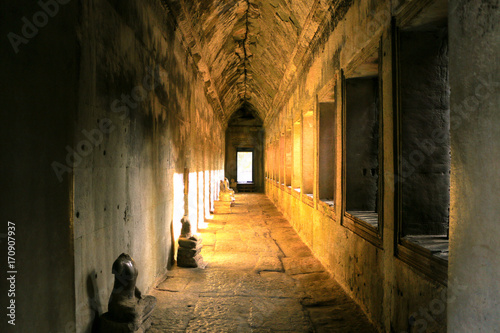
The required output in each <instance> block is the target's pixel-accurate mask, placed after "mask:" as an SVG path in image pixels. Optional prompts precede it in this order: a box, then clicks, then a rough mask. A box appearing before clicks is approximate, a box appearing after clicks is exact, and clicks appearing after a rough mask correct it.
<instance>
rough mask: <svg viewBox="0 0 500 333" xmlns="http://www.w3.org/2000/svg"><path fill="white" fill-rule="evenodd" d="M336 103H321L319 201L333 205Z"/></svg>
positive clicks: (319, 108)
mask: <svg viewBox="0 0 500 333" xmlns="http://www.w3.org/2000/svg"><path fill="white" fill-rule="evenodd" d="M336 109H337V103H336V102H323V103H319V105H318V110H319V147H318V148H319V184H318V185H319V194H318V195H319V199H320V200H321V201H323V202H326V203H327V204H329V205H333V203H334V202H333V196H334V184H335V132H336V131H335V111H336Z"/></svg>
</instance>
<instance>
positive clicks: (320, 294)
mask: <svg viewBox="0 0 500 333" xmlns="http://www.w3.org/2000/svg"><path fill="white" fill-rule="evenodd" d="M236 202H237V203H236V206H235V207H233V213H232V214H221V215H214V219H213V220H210V221H209V227H208V228H207V229H205V230H203V231H202V232H201V233H200V234H201V236H202V237H203V245H204V247H203V250H202V254H203V257H204V259H205V261H206V262H208V266H207V268H206V269H204V270H202V269H185V268H184V269H183V268H177V267H175V268H174V269H172V270H171V271H169V273H168V276H167V278H166V279H165V280H164V281H163V282H162V283H160V284H159V285H158V286H157V287H156V288H155V290H154V291H153V292H151V294H152V295H154V296H155V297H157V299H158V304H157V307H156V309H155V312H154V313H153V325H152V327H151V329H150V330H148V332H149V333H157V332H362V333H365V332H366V333H370V332H376V330H375V329H374V328H373V327H372V325H371V324H370V323H369V321H368V320H367V318H366V317H365V315H364V314H363V312H362V311H361V310H360V309H359V307H358V306H357V305H356V304H355V303H354V302H353V301H352V300H351V299H350V298H349V297H348V296H347V295H346V294H345V292H344V291H343V290H342V288H341V287H340V286H339V285H338V284H337V283H336V282H335V281H334V280H333V279H332V278H330V276H329V275H328V273H327V272H326V271H325V269H324V268H323V266H322V265H321V264H320V262H319V261H318V260H317V259H316V258H315V257H314V256H313V255H312V253H311V251H310V250H309V248H308V247H307V246H306V245H305V244H304V243H303V242H302V241H301V240H300V238H299V236H298V235H297V234H296V233H295V231H294V230H293V228H292V227H291V226H290V224H289V223H288V221H287V220H286V219H285V218H284V217H283V215H282V214H281V213H280V212H279V211H278V210H277V209H276V207H275V206H274V205H273V204H272V203H271V201H270V200H269V199H268V198H267V197H266V196H265V195H263V194H237V196H236Z"/></svg>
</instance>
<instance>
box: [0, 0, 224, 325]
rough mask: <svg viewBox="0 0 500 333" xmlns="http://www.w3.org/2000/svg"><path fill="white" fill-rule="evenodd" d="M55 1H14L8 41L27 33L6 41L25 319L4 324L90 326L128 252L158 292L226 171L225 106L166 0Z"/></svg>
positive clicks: (6, 202) (11, 211) (10, 200)
mask: <svg viewBox="0 0 500 333" xmlns="http://www.w3.org/2000/svg"><path fill="white" fill-rule="evenodd" d="M48 2H50V1H48ZM44 3H45V2H44ZM50 3H51V4H52V6H53V7H51V8H49V9H44V8H42V7H41V5H40V4H39V3H37V2H28V1H18V2H16V3H8V4H7V2H2V4H1V9H2V13H8V15H5V17H4V19H2V20H1V21H2V22H1V31H2V36H7V35H8V34H9V33H10V32H12V33H15V34H16V35H17V36H18V37H12V38H11V39H10V40H9V39H8V38H3V39H2V47H1V50H2V51H1V53H2V54H1V56H2V62H1V63H2V73H4V77H2V80H1V84H2V91H3V93H2V101H3V106H4V109H5V114H3V115H2V125H3V126H2V131H0V132H1V133H2V142H3V143H4V144H3V147H5V149H4V148H2V151H3V152H4V154H5V156H6V157H5V158H4V161H10V162H8V163H2V175H3V176H2V178H1V179H2V188H3V189H4V190H5V191H4V194H3V195H2V212H1V214H2V221H4V222H2V223H7V221H12V222H14V223H16V226H17V229H16V233H17V235H16V238H17V240H18V241H17V244H16V246H17V254H16V257H17V259H18V262H19V263H18V265H17V267H16V269H17V271H18V272H19V275H18V277H17V281H16V282H17V285H16V286H17V295H16V301H17V309H16V312H17V317H16V326H15V327H14V326H10V325H8V324H7V322H6V320H2V322H1V324H0V327H1V329H0V330H1V331H2V332H10V331H16V332H20V331H22V332H74V331H75V330H76V331H77V332H90V330H91V326H92V321H93V319H94V316H95V315H96V314H101V313H103V312H105V311H106V310H107V302H108V299H109V295H110V292H111V289H112V283H113V275H112V272H111V264H112V263H113V261H114V260H115V259H116V257H117V256H118V255H120V254H121V253H122V252H127V253H129V254H130V255H131V256H132V257H133V258H134V259H135V261H136V263H137V266H138V269H139V277H138V287H139V288H140V289H141V290H143V291H144V292H147V291H148V290H149V289H150V288H151V287H153V286H154V284H155V281H156V280H157V279H158V278H159V277H161V276H162V274H164V273H165V272H166V270H167V269H168V268H169V266H170V265H171V264H172V258H173V257H174V252H175V247H174V239H175V238H176V237H177V236H178V234H179V232H180V218H181V217H182V216H183V214H184V213H185V212H188V213H189V215H190V216H191V217H192V222H193V224H194V226H196V224H197V222H199V221H202V220H203V217H204V215H205V214H206V213H208V212H209V210H210V207H211V206H212V205H213V201H214V200H215V199H216V197H217V191H218V184H219V179H222V177H223V172H222V170H223V161H224V150H223V147H224V135H223V134H224V133H223V129H222V125H221V124H222V121H221V119H222V117H221V115H220V114H219V112H220V110H219V111H218V112H214V111H213V109H212V106H211V104H210V103H209V102H208V101H207V98H206V94H205V93H206V87H205V85H204V82H203V79H202V78H201V77H200V74H199V72H198V68H197V67H196V64H195V63H194V60H193V58H192V57H191V55H190V53H189V52H188V51H186V50H187V46H186V44H185V41H184V40H183V37H182V36H181V35H180V33H179V30H178V27H177V23H176V22H175V20H174V19H173V17H172V16H171V15H170V14H168V11H167V10H166V9H165V8H163V6H162V5H161V2H160V1H157V0H150V1H114V0H109V1H92V2H68V1H62V0H61V1H58V2H55V1H53V2H50ZM54 3H55V5H54ZM54 6H56V7H54ZM40 13H42V14H40ZM23 17H26V20H28V21H30V23H25V20H24V19H23ZM45 18H46V19H47V22H45V21H44V20H45ZM23 20H24V21H23ZM33 20H38V21H36V22H38V23H36V24H37V26H34V25H33V23H32V22H33ZM32 25H33V27H32ZM24 26H27V27H24ZM30 29H31V30H30ZM35 30H36V31H35ZM25 35H26V36H29V38H28V37H26V36H25ZM16 38H17V39H16ZM19 41H22V42H19ZM186 188H189V190H185V189H186ZM2 230H3V229H2ZM2 233H3V231H2ZM0 241H1V244H2V246H3V244H4V241H3V238H2V239H0ZM2 253H4V252H2ZM4 259H5V258H4ZM1 274H2V279H1V281H2V282H0V285H1V288H2V290H4V291H5V290H7V289H8V288H6V281H7V280H6V276H4V274H5V270H3V272H2V273H1ZM3 300H6V301H8V300H7V299H6V298H2V307H4V308H6V307H7V304H6V303H4V301H3ZM7 326H8V327H7ZM6 327H7V328H6Z"/></svg>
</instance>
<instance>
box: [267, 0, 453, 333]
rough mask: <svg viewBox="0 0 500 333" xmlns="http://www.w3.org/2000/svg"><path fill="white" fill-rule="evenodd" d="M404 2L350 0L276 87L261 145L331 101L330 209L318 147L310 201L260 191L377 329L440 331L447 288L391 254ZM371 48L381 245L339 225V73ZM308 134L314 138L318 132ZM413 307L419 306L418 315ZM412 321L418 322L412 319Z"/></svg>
mask: <svg viewBox="0 0 500 333" xmlns="http://www.w3.org/2000/svg"><path fill="white" fill-rule="evenodd" d="M403 6H404V5H403V4H400V5H398V6H395V7H394V9H393V8H392V7H391V2H389V1H377V2H375V1H355V2H353V3H352V4H350V7H349V9H348V11H347V12H346V14H345V16H340V17H338V16H337V17H336V20H337V21H336V22H331V24H330V26H332V27H334V29H333V32H332V33H331V34H329V35H328V38H327V40H325V42H324V44H321V45H322V46H321V47H320V48H319V49H317V50H314V49H313V50H312V52H311V53H312V58H311V61H310V62H309V63H308V64H307V66H306V67H305V68H306V69H305V70H304V71H300V68H299V69H298V70H297V72H296V73H294V75H295V77H294V79H293V80H292V79H291V80H290V81H291V83H290V84H289V87H290V89H289V91H288V92H286V91H280V94H282V96H279V97H278V98H277V99H278V100H279V99H283V100H284V101H285V102H284V104H283V107H282V108H279V109H277V110H276V116H274V117H272V118H269V119H266V139H267V141H266V146H267V145H268V144H269V143H271V142H272V140H273V139H274V138H275V137H276V136H277V133H282V132H284V131H285V129H286V128H291V127H293V125H292V124H293V122H294V121H296V120H297V119H300V114H301V113H304V112H306V111H308V110H311V109H314V114H315V117H316V116H317V112H318V107H317V103H316V101H318V102H320V103H321V102H331V101H332V100H335V101H337V103H336V104H337V110H336V120H335V130H334V131H333V133H335V143H334V145H335V156H334V160H335V167H334V172H335V178H336V180H335V193H334V198H333V199H334V202H335V206H334V207H329V206H328V205H326V204H324V203H323V202H321V201H320V200H319V199H320V198H319V196H318V192H319V191H318V185H319V184H318V182H319V175H318V169H319V168H318V165H319V159H318V157H317V152H318V150H317V148H316V150H315V158H316V160H315V176H314V177H315V196H314V199H313V200H309V198H307V197H305V196H304V195H303V194H299V193H298V192H296V191H294V190H290V189H287V188H286V187H283V186H278V185H277V184H276V182H275V181H272V180H268V181H266V193H267V194H268V195H269V197H270V198H271V199H272V200H273V201H274V202H275V203H276V205H277V206H278V207H279V209H280V210H281V211H282V212H283V213H284V214H285V216H287V217H288V218H289V220H290V221H291V223H292V225H293V226H294V228H295V229H296V230H297V231H298V233H299V234H300V235H301V237H302V239H303V240H304V241H305V243H306V244H308V245H309V246H310V247H311V249H312V250H313V251H314V253H315V254H316V255H317V256H318V257H319V258H320V260H321V261H322V262H323V264H324V265H325V266H326V267H327V268H328V269H329V270H330V272H331V273H332V274H333V275H334V277H335V278H336V279H337V280H338V281H339V282H340V283H341V285H343V287H344V288H345V289H346V290H347V291H348V292H349V293H350V295H351V296H352V297H353V298H354V299H355V300H356V301H357V302H358V303H359V304H360V305H361V306H362V308H363V309H364V310H365V311H366V312H367V314H368V316H369V317H370V319H371V320H372V321H373V322H374V323H375V324H376V325H377V326H379V328H380V329H381V331H384V332H398V333H399V332H406V331H408V332H414V331H415V332H416V331H417V330H418V329H421V327H422V326H421V325H423V324H422V323H423V322H425V325H427V326H426V327H427V329H428V330H432V329H433V330H434V331H436V332H444V331H445V330H446V315H445V308H446V305H444V302H443V299H444V300H445V299H446V293H445V292H446V286H444V285H442V284H441V283H439V282H436V281H435V280H433V279H430V278H428V277H426V276H425V275H424V274H422V273H421V272H419V271H418V270H416V269H415V268H413V267H411V266H409V265H407V264H406V263H404V262H402V261H401V260H399V259H397V258H396V257H395V245H394V237H395V234H394V232H395V231H394V230H395V227H396V220H395V216H394V203H395V202H394V200H395V193H394V177H390V175H394V151H393V148H394V127H393V126H394V114H393V112H394V111H393V87H392V80H393V62H392V51H393V50H392V36H391V28H390V27H391V17H392V15H393V14H395V13H397V11H399V10H401V8H402V7H403ZM340 13H342V11H340ZM314 45H317V44H312V45H309V47H310V48H313V47H314ZM372 47H376V48H378V52H379V53H378V54H379V60H378V61H379V66H380V76H381V77H380V87H379V89H380V91H381V92H380V97H381V101H380V112H381V121H382V123H383V124H382V126H381V129H382V131H381V132H380V134H379V135H380V143H381V144H382V147H383V151H382V152H380V154H379V170H378V175H379V176H380V175H383V176H384V177H383V181H382V183H380V184H381V187H380V188H379V190H380V191H382V193H380V198H381V202H380V204H381V205H383V206H382V207H380V208H381V210H380V211H381V212H382V215H381V216H380V221H381V224H383V229H382V241H381V246H380V247H378V246H375V245H374V244H372V243H371V242H370V241H368V240H367V239H365V238H363V237H361V236H359V234H357V233H354V232H352V231H351V230H350V229H348V228H346V227H345V226H344V225H342V216H341V214H342V206H343V204H344V200H345V197H344V196H343V193H342V159H343V158H344V157H343V152H342V104H343V101H342V97H343V96H342V93H343V92H342V75H341V70H344V71H345V70H346V69H348V68H349V66H351V63H352V62H354V61H357V59H359V58H360V57H362V55H363V53H364V52H368V51H367V50H370V49H371V48H372ZM294 80H295V81H294ZM270 114H272V112H270ZM316 125H318V123H317V124H316ZM315 133H316V134H315V135H316V140H317V141H316V142H318V140H319V136H318V135H319V134H318V131H317V130H316V132H315ZM315 146H316V147H317V146H318V145H317V144H316V145H315ZM267 156H268V157H269V158H273V157H272V156H269V155H267ZM280 163H282V161H280ZM292 172H294V171H293V170H292ZM387 175H388V176H387ZM285 177H286V175H285ZM294 177H295V173H294ZM275 179H276V178H275ZM299 183H300V181H299ZM438 303H439V304H438ZM436 304H438V305H439V306H441V305H444V306H443V308H442V309H441V308H439V309H437V310H435V309H433V311H435V312H433V313H431V312H430V311H431V309H430V306H432V305H436ZM420 309H424V310H425V311H424V312H420ZM426 316H427V317H426ZM429 318H431V319H429ZM416 321H418V325H416V324H415V323H416ZM410 323H411V324H413V325H411V324H410ZM419 325H420V326H419Z"/></svg>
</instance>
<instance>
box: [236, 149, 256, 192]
mask: <svg viewBox="0 0 500 333" xmlns="http://www.w3.org/2000/svg"><path fill="white" fill-rule="evenodd" d="M252 166H253V152H251V151H239V152H237V165H236V169H237V182H238V183H244V184H247V183H252V182H253V167H252Z"/></svg>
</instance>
